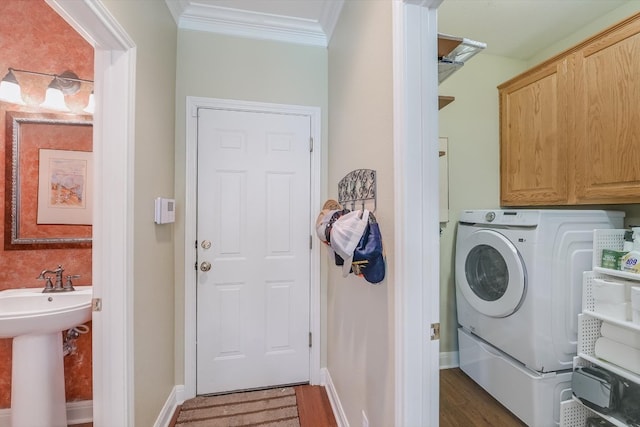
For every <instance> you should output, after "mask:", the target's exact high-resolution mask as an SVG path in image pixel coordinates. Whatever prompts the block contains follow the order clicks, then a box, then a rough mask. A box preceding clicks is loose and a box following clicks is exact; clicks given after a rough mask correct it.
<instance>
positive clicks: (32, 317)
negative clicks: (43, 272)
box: [0, 286, 93, 338]
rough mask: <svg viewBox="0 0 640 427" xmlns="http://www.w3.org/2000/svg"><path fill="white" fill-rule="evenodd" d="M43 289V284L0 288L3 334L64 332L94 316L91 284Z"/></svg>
mask: <svg viewBox="0 0 640 427" xmlns="http://www.w3.org/2000/svg"><path fill="white" fill-rule="evenodd" d="M75 289H76V290H75V291H70V292H50V293H42V288H25V289H7V290H5V291H0V338H13V337H17V336H20V335H32V334H48V333H53V332H61V331H64V330H65V329H69V328H73V327H74V326H77V325H81V324H83V323H85V322H88V321H89V320H91V298H92V295H93V292H92V287H91V286H77V287H76V288H75Z"/></svg>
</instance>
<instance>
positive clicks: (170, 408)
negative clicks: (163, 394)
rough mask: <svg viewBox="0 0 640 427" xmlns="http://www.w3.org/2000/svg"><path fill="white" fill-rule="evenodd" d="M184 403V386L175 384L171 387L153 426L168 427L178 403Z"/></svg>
mask: <svg viewBox="0 0 640 427" xmlns="http://www.w3.org/2000/svg"><path fill="white" fill-rule="evenodd" d="M182 403H184V386H183V385H177V386H175V387H173V389H172V390H171V393H169V397H168V398H167V401H166V402H165V403H164V406H163V407H162V410H161V411H160V414H158V418H157V419H156V422H155V423H154V424H153V427H169V425H170V424H171V419H172V418H173V414H174V413H175V412H176V408H177V407H178V405H180V404H182Z"/></svg>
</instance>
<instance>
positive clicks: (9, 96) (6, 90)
mask: <svg viewBox="0 0 640 427" xmlns="http://www.w3.org/2000/svg"><path fill="white" fill-rule="evenodd" d="M0 101H5V102H9V103H11V104H18V105H25V103H24V101H23V100H22V94H21V93H20V85H19V84H18V80H17V79H16V76H15V74H13V70H12V69H11V68H9V72H8V73H7V74H6V75H5V76H4V77H3V78H2V81H0Z"/></svg>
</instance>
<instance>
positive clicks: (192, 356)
mask: <svg viewBox="0 0 640 427" xmlns="http://www.w3.org/2000/svg"><path fill="white" fill-rule="evenodd" d="M186 107H187V108H186V159H185V163H186V164H185V171H186V172H185V174H186V176H185V187H186V193H185V208H184V211H185V213H184V215H185V225H184V227H185V230H184V234H185V244H184V247H185V254H184V256H185V258H184V265H185V277H184V289H185V295H184V303H185V306H184V316H185V319H184V379H185V384H184V396H183V397H184V399H190V398H193V397H195V396H196V284H197V273H196V270H195V269H194V268H190V266H192V265H194V262H195V249H194V250H192V248H193V244H194V242H195V241H196V240H197V230H196V216H197V204H196V202H197V160H198V159H197V142H198V140H197V135H198V133H197V130H198V108H213V109H225V110H236V111H251V112H267V113H274V114H298V115H306V116H309V117H310V118H311V135H312V138H313V141H314V142H313V152H312V156H311V186H310V191H311V198H310V201H309V202H310V204H311V215H312V216H313V215H314V212H316V211H317V210H318V209H319V207H320V206H321V200H320V188H321V185H320V184H321V159H322V142H321V116H320V108H319V107H308V106H298V105H282V104H270V103H263V102H252V101H236V100H227V99H216V98H200V97H192V96H188V97H187V105H186ZM309 222H310V224H311V227H312V226H313V224H314V222H315V218H313V217H312V218H310V221H309ZM314 232H315V230H312V229H311V228H310V230H309V234H310V235H311V236H313V233H314ZM310 265H311V272H310V276H311V297H310V311H309V314H310V325H309V327H310V329H311V333H312V345H311V359H310V372H309V379H310V383H311V384H320V381H321V375H320V345H321V342H320V300H321V298H320V245H319V244H314V245H313V246H312V249H311V264H310Z"/></svg>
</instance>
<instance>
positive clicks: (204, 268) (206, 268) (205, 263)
mask: <svg viewBox="0 0 640 427" xmlns="http://www.w3.org/2000/svg"><path fill="white" fill-rule="evenodd" d="M200 270H202V271H209V270H211V263H210V262H209V261H203V262H202V264H200Z"/></svg>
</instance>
